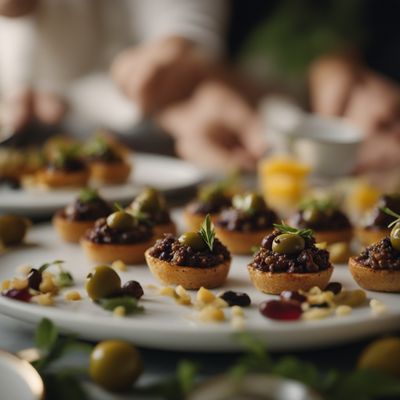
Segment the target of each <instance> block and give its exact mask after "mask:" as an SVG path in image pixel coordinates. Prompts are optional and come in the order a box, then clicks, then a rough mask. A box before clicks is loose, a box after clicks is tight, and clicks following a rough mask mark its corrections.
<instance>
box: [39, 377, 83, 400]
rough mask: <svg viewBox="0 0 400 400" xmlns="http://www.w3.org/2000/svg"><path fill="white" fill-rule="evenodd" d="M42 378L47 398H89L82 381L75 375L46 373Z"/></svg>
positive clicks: (81, 399)
mask: <svg viewBox="0 0 400 400" xmlns="http://www.w3.org/2000/svg"><path fill="white" fill-rule="evenodd" d="M42 378H43V380H44V383H45V387H46V399H57V400H71V399H74V400H89V397H88V395H87V393H86V392H85V390H84V389H83V387H82V384H81V382H80V381H79V379H78V378H77V377H75V376H73V375H70V374H62V373H51V374H50V373H46V374H44V375H42Z"/></svg>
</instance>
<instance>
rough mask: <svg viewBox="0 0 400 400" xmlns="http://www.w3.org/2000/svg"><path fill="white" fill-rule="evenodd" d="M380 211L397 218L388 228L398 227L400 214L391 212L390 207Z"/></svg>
mask: <svg viewBox="0 0 400 400" xmlns="http://www.w3.org/2000/svg"><path fill="white" fill-rule="evenodd" d="M379 210H381V211H382V212H384V213H385V214H387V215H390V216H391V217H393V218H395V220H394V221H392V222H391V223H390V224H389V225H388V228H391V227H392V226H394V225H396V224H397V223H398V222H400V214H397V213H396V212H394V211H393V210H391V209H390V208H388V207H381V208H380V209H379Z"/></svg>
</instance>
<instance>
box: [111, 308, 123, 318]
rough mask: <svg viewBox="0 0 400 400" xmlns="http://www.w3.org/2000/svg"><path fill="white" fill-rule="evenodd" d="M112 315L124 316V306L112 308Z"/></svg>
mask: <svg viewBox="0 0 400 400" xmlns="http://www.w3.org/2000/svg"><path fill="white" fill-rule="evenodd" d="M113 315H114V316H115V317H125V315H126V310H125V307H124V306H118V307H115V308H114V311H113Z"/></svg>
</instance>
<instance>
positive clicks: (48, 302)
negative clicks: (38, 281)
mask: <svg viewBox="0 0 400 400" xmlns="http://www.w3.org/2000/svg"><path fill="white" fill-rule="evenodd" d="M32 300H33V301H35V302H36V303H38V304H39V305H40V306H46V307H51V306H53V305H54V297H53V296H52V294H51V293H44V294H39V295H37V296H34V297H32Z"/></svg>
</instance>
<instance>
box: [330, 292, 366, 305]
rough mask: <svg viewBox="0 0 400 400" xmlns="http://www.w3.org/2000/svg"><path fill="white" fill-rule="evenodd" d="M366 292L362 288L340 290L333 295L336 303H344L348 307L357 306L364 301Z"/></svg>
mask: <svg viewBox="0 0 400 400" xmlns="http://www.w3.org/2000/svg"><path fill="white" fill-rule="evenodd" d="M366 299H367V294H366V293H365V291H364V290H361V289H357V290H342V291H341V292H340V293H339V294H337V295H336V296H335V303H336V304H337V305H346V306H350V307H358V306H361V305H362V304H364V303H365V301H366Z"/></svg>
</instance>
